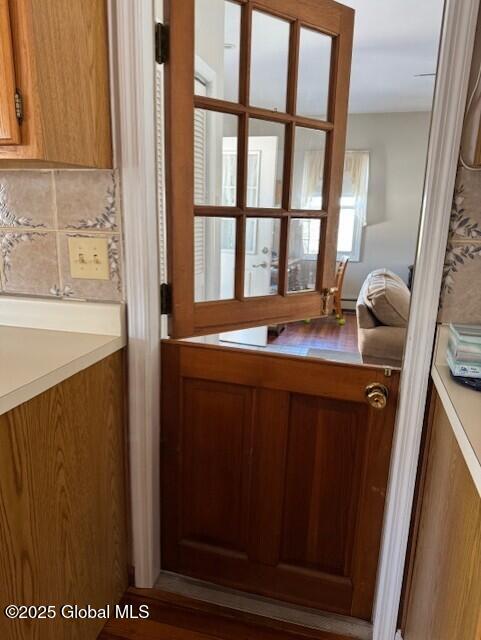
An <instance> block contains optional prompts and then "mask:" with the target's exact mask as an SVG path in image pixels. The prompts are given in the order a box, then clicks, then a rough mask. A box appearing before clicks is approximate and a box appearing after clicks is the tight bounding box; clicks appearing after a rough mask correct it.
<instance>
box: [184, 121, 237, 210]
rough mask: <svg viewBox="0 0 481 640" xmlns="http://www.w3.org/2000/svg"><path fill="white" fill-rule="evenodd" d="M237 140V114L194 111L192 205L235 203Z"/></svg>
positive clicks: (223, 205) (232, 204) (228, 204)
mask: <svg viewBox="0 0 481 640" xmlns="http://www.w3.org/2000/svg"><path fill="white" fill-rule="evenodd" d="M237 143H238V117H237V116H233V115H231V114H228V113H220V112H218V111H207V110H205V109H195V110H194V204H195V205H208V206H222V207H232V206H235V204H236V198H237Z"/></svg>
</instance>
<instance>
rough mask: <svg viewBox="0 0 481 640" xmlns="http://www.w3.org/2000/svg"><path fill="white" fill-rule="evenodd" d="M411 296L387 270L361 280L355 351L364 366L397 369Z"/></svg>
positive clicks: (400, 361) (357, 307)
mask: <svg viewBox="0 0 481 640" xmlns="http://www.w3.org/2000/svg"><path fill="white" fill-rule="evenodd" d="M410 301H411V294H410V291H409V289H408V288H407V286H406V284H405V283H404V281H403V280H402V279H401V278H400V277H399V276H398V275H396V274H395V273H393V272H392V271H389V269H376V270H375V271H372V272H371V273H370V274H369V275H368V276H367V278H366V280H365V281H364V284H363V285H362V288H361V291H360V293H359V297H358V299H357V303H356V317H357V328H358V348H359V353H360V354H361V357H362V361H363V362H364V363H366V364H378V365H387V366H392V367H400V366H401V364H402V358H403V352H404V343H405V341H406V332H407V324H408V317H409V304H410Z"/></svg>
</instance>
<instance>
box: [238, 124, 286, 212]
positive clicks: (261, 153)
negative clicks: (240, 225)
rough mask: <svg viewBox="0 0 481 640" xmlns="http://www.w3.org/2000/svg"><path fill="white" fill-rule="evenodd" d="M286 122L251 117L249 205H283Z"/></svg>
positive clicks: (257, 206)
mask: <svg viewBox="0 0 481 640" xmlns="http://www.w3.org/2000/svg"><path fill="white" fill-rule="evenodd" d="M284 138H285V125H283V124H280V123H278V122H268V121H266V120H258V119H256V118H250V119H249V147H248V163H247V194H246V196H247V206H248V207H253V208H267V209H274V208H278V207H280V206H281V199H282V176H283V166H284Z"/></svg>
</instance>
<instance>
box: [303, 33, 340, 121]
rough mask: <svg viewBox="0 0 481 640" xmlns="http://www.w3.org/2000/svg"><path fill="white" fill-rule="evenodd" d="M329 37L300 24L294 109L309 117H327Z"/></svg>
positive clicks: (329, 63) (329, 64) (329, 66)
mask: <svg viewBox="0 0 481 640" xmlns="http://www.w3.org/2000/svg"><path fill="white" fill-rule="evenodd" d="M331 49H332V38H331V37H330V36H326V35H325V34H323V33H320V32H319V31H314V30H312V29H306V28H305V27H301V33H300V43H299V76H298V80H297V113H298V114H299V115H302V116H307V117H309V118H317V119H320V120H327V119H328V103H329V84H330V74H331Z"/></svg>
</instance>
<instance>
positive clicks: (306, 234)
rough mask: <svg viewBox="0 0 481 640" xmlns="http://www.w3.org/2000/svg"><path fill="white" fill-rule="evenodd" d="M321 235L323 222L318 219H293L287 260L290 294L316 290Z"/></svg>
mask: <svg viewBox="0 0 481 640" xmlns="http://www.w3.org/2000/svg"><path fill="white" fill-rule="evenodd" d="M320 233H321V221H320V220H318V219H314V218H292V219H291V222H290V229H289V252H288V260H287V290H288V291H289V293H294V292H298V291H314V290H315V289H316V279H317V262H318V258H319V243H320Z"/></svg>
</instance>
